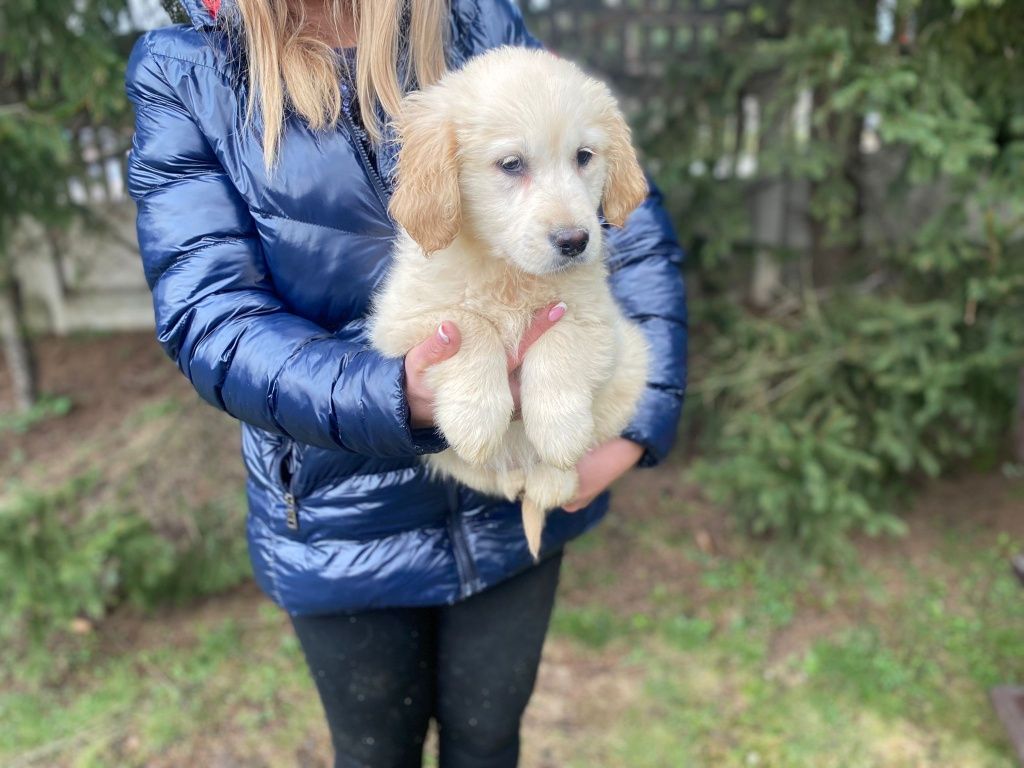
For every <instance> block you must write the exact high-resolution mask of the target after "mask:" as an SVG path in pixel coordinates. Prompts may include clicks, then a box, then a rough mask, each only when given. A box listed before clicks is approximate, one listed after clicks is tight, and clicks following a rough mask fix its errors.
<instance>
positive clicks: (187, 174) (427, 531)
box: [127, 0, 686, 615]
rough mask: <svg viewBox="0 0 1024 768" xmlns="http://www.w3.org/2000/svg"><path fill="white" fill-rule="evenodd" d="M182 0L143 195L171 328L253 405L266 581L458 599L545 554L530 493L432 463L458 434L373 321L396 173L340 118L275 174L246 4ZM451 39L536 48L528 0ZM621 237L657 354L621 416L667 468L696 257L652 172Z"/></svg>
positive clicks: (131, 69) (136, 159) (295, 123)
mask: <svg viewBox="0 0 1024 768" xmlns="http://www.w3.org/2000/svg"><path fill="white" fill-rule="evenodd" d="M229 1H230V0H224V2H225V4H227V3H228V2H229ZM182 2H183V4H184V5H185V6H186V8H187V10H188V11H189V15H190V18H191V20H192V23H191V25H188V24H186V25H176V26H170V27H166V28H163V29H159V30H155V31H152V32H149V33H147V34H145V35H144V36H142V37H141V38H140V40H139V41H138V43H137V44H136V46H135V48H134V50H133V52H132V55H131V60H130V63H129V66H128V76H127V90H128V95H129V97H130V98H131V100H132V101H133V102H134V105H135V109H136V132H135V138H134V142H133V145H132V149H131V152H130V156H129V190H130V193H131V195H132V197H133V198H134V199H135V200H136V202H137V204H138V236H139V246H140V250H141V254H142V260H143V263H144V268H145V275H146V279H147V281H148V284H149V286H150V288H151V290H152V292H153V306H154V311H155V316H156V326H157V328H156V334H157V339H158V341H159V343H160V344H161V346H162V347H163V349H164V350H165V351H166V352H167V354H168V355H169V356H170V357H171V358H172V359H173V360H174V361H175V362H176V363H177V365H178V367H179V369H180V370H181V372H182V373H183V374H184V375H185V376H186V377H187V378H188V379H189V381H191V383H192V385H193V386H194V387H195V389H196V391H197V392H198V393H199V395H200V396H201V397H202V398H203V399H204V400H206V401H207V402H208V403H210V404H212V405H213V406H215V407H217V408H219V409H221V410H224V411H226V412H227V413H229V414H231V415H232V416H234V417H236V418H237V419H239V420H240V421H241V422H242V454H243V459H244V461H245V465H246V468H247V470H248V481H247V492H248V500H249V510H250V511H249V515H248V520H247V532H248V542H249V552H250V556H251V559H252V564H253V567H254V571H255V575H256V579H257V581H258V583H259V585H260V586H261V588H262V589H263V590H264V591H265V592H266V593H267V594H268V595H270V597H271V598H272V599H273V600H274V601H275V602H277V603H278V604H279V605H281V606H282V607H284V608H285V609H286V610H287V611H289V612H290V613H292V614H293V615H301V614H313V613H326V612H335V611H354V610H362V609H368V608H374V607H384V606H389V607H391V606H418V605H438V604H444V603H451V602H454V601H457V600H459V599H462V598H465V597H467V596H469V595H471V594H474V593H476V592H478V591H480V590H482V589H485V588H487V587H488V586H491V585H493V584H495V583H497V582H500V581H501V580H503V579H505V578H507V577H509V576H511V575H513V574H515V573H516V572H518V571H520V570H522V569H525V568H527V567H529V566H530V565H531V562H532V561H531V558H530V556H529V554H528V552H527V548H526V541H525V539H524V537H523V531H522V526H521V522H520V514H519V507H518V505H517V504H514V503H509V502H507V501H505V500H503V499H497V498H493V497H489V496H485V495H482V494H479V493H477V492H475V491H472V490H470V489H468V488H466V487H460V486H456V485H454V484H448V483H443V482H439V481H434V480H431V479H430V478H428V476H427V473H426V471H425V468H424V466H423V464H422V462H421V460H420V459H419V458H418V457H419V456H421V455H422V454H425V453H429V452H434V451H439V450H442V449H443V448H444V447H445V442H444V440H443V438H442V437H440V436H439V435H437V434H435V433H434V432H433V431H431V430H417V429H410V426H409V407H408V403H407V401H406V399H405V395H404V381H403V371H404V369H403V361H402V360H400V359H389V358H384V357H382V356H381V355H379V354H377V353H376V352H374V351H373V350H372V349H371V348H370V347H369V346H368V342H367V337H366V334H365V331H364V325H363V323H364V317H365V315H366V313H367V311H368V305H369V302H370V297H371V294H372V292H373V290H374V288H375V286H376V285H378V283H379V281H380V280H381V278H382V277H383V275H384V272H385V269H386V268H387V265H388V260H389V251H390V246H391V243H392V238H393V236H394V234H395V229H394V227H395V225H394V223H393V222H392V220H391V219H390V218H389V217H388V213H387V201H388V196H389V194H390V182H389V175H388V174H386V173H378V172H377V170H376V169H375V168H374V167H373V163H372V162H371V158H369V157H368V156H367V153H366V151H365V147H363V146H362V145H361V144H360V142H359V141H358V140H357V135H356V132H355V130H354V129H353V124H352V120H351V119H350V118H346V119H344V120H342V121H341V122H340V124H339V125H338V126H337V128H336V129H332V130H330V131H327V132H323V133H315V132H312V131H310V130H309V129H308V128H307V127H306V126H305V125H304V124H303V123H302V122H301V121H300V120H298V119H295V118H289V119H288V121H287V123H286V127H285V135H284V139H283V142H282V144H281V149H280V158H279V162H278V166H277V168H276V171H275V172H274V173H273V174H269V175H268V173H267V172H266V171H265V169H264V164H263V156H262V150H261V146H260V142H259V140H258V137H257V136H256V135H254V132H253V131H252V130H251V129H250V128H248V127H247V126H246V125H245V123H244V121H245V112H246V98H247V94H246V87H245V82H244V77H242V75H241V71H240V70H241V67H240V66H239V65H238V56H237V55H235V52H234V51H233V48H232V46H233V43H232V40H233V39H235V38H234V37H233V36H232V34H231V33H230V32H229V31H225V24H226V22H224V21H221V20H219V19H223V18H225V14H224V11H225V10H227V11H228V14H227V15H226V17H227V18H230V8H227V9H225V8H223V7H222V8H221V16H220V17H218V18H214V16H213V15H212V14H211V13H210V11H209V10H208V8H207V7H206V6H204V5H203V4H202V3H201V0H182ZM449 39H450V44H449V49H448V57H449V64H450V66H452V67H458V66H460V65H461V64H462V63H463V62H464V61H465V60H466V59H468V58H469V57H471V56H474V55H476V54H478V53H481V52H483V51H485V50H487V49H489V48H492V47H495V46H498V45H502V44H513V45H537V44H538V43H537V42H536V40H534V39H533V38H532V37H530V35H529V33H528V32H527V31H526V29H525V27H524V25H523V21H522V17H521V16H520V14H519V12H518V11H517V10H516V8H515V6H514V5H513V4H512V3H511V2H510V0H452V11H451V24H450V36H449ZM387 154H388V153H386V152H382V153H381V156H382V157H386V156H387ZM608 238H609V240H610V245H611V248H610V255H609V260H610V269H611V277H610V280H611V284H612V288H613V291H614V293H615V295H616V297H617V298H618V300H619V301H620V302H621V304H622V306H623V308H624V309H625V311H626V312H627V314H628V315H629V316H631V317H632V318H634V319H635V320H636V321H637V322H639V323H640V324H641V325H642V327H643V328H644V330H645V332H646V335H647V338H648V339H649V340H650V343H651V345H652V348H653V352H654V354H653V359H654V364H653V366H652V370H651V372H650V378H649V383H648V387H647V389H646V392H645V395H644V397H643V400H642V402H641V404H640V407H639V409H638V413H637V415H636V418H635V419H634V420H633V422H632V423H631V425H630V426H629V428H628V429H627V430H625V432H624V433H623V434H624V435H625V436H626V437H629V438H630V439H632V440H635V441H636V442H638V443H640V444H642V445H643V446H644V448H645V453H644V456H643V459H642V460H641V463H642V464H645V465H652V464H654V463H656V462H658V461H659V460H660V459H662V458H663V457H664V456H665V454H666V452H667V451H668V450H669V448H670V447H671V445H672V443H673V440H674V437H675V432H676V426H677V421H678V418H679V413H680V408H681V404H682V397H683V389H684V382H685V367H686V307H685V299H684V291H683V283H682V278H681V276H680V272H679V265H680V261H681V258H682V254H681V252H680V250H679V247H678V245H677V243H676V239H675V236H674V234H673V231H672V228H671V225H670V224H669V221H668V218H667V216H666V214H665V212H664V210H663V209H662V207H661V204H660V196H659V193H658V191H657V190H656V188H654V187H653V186H652V189H651V194H650V196H649V197H648V199H647V201H646V202H645V203H644V205H643V206H642V207H641V208H640V209H638V210H637V211H636V212H635V213H634V214H633V215H632V217H631V218H630V220H629V221H628V223H627V225H626V227H625V228H623V229H622V230H618V231H612V230H609V232H608ZM607 506H608V494H607V493H605V494H602V495H601V496H600V497H599V498H598V499H597V500H596V501H595V502H594V503H593V504H591V505H590V506H589V507H588V508H586V509H585V510H582V511H580V512H577V513H575V514H568V513H566V512H563V511H560V510H556V511H555V512H553V513H552V514H551V515H550V516H549V519H548V523H547V527H546V529H545V532H544V539H543V547H542V556H543V553H544V552H547V553H550V552H553V551H555V550H557V549H559V548H561V547H562V546H563V545H564V544H565V543H566V542H567V541H569V540H570V539H572V538H574V537H576V536H579V535H580V534H581V533H583V532H584V531H585V530H587V529H588V528H590V527H592V526H593V525H594V524H595V523H596V522H597V521H598V520H599V519H600V518H601V517H602V516H603V515H604V513H605V511H606V509H607Z"/></svg>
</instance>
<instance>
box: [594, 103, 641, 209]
mask: <svg viewBox="0 0 1024 768" xmlns="http://www.w3.org/2000/svg"><path fill="white" fill-rule="evenodd" d="M607 115H608V117H607V120H606V123H605V125H606V130H607V131H608V139H609V141H608V178H607V179H606V180H605V183H604V198H603V200H602V204H603V207H604V217H605V219H607V220H608V223H609V224H612V225H614V226H616V227H621V226H622V225H623V224H625V223H626V218H627V217H628V216H629V214H631V213H632V212H633V210H634V209H635V208H636V207H637V206H638V205H640V203H642V202H643V201H644V199H645V198H646V197H647V191H648V190H647V178H646V177H645V176H644V172H643V169H641V168H640V162H639V161H638V160H637V157H636V150H635V149H633V141H632V138H631V136H630V131H629V125H627V124H626V119H625V118H624V117H623V116H622V112H621V111H620V110H619V108H618V107H616V106H611V107H610V108H609V110H608V112H607Z"/></svg>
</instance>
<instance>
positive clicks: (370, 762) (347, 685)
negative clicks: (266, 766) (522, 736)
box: [292, 552, 562, 768]
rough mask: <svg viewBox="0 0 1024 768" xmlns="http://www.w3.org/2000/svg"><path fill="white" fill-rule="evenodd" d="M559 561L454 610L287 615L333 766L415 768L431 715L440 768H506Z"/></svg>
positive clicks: (512, 758) (514, 750)
mask: <svg viewBox="0 0 1024 768" xmlns="http://www.w3.org/2000/svg"><path fill="white" fill-rule="evenodd" d="M561 560H562V555H561V552H559V553H557V554H555V555H553V556H551V557H549V558H547V559H545V560H544V561H543V562H541V563H540V564H538V565H537V566H536V567H533V568H530V569H529V570H527V571H525V572H523V573H521V574H519V575H517V576H514V577H512V578H511V579H508V580H506V581H504V582H502V583H500V584H498V585H497V586H495V587H492V588H491V589H488V590H486V591H484V592H481V593H480V594H477V595H474V596H473V597H470V598H468V599H466V600H463V601H462V602H459V603H456V604H455V605H451V606H440V607H437V608H395V609H385V610H375V611H365V612H361V613H354V614H349V613H346V614H332V615H329V616H306V617H294V618H293V619H292V624H293V625H294V627H295V631H296V633H297V634H298V637H299V642H300V643H301V644H302V649H303V651H304V652H305V654H306V661H307V663H308V664H309V669H310V672H311V673H312V675H313V680H314V681H315V682H316V686H317V690H319V692H320V699H321V701H322V702H323V705H324V710H325V711H326V714H327V723H328V725H329V727H330V730H331V740H332V742H333V743H334V751H335V759H334V765H335V768H413V767H415V768H419V766H420V764H421V761H422V758H423V741H424V737H425V735H426V732H427V725H428V723H429V721H430V718H431V716H433V717H434V718H435V719H436V720H437V724H438V735H439V737H440V766H441V768H511V767H512V766H515V765H516V763H517V761H518V759H519V724H520V720H521V718H522V714H523V710H525V709H526V704H527V702H528V701H529V699H530V695H531V693H532V692H533V685H534V681H535V680H536V677H537V666H538V664H539V663H540V654H541V647H542V646H543V644H544V635H545V634H546V633H547V628H548V620H549V619H550V617H551V608H552V606H553V604H554V599H555V589H556V588H557V586H558V572H559V567H560V565H561Z"/></svg>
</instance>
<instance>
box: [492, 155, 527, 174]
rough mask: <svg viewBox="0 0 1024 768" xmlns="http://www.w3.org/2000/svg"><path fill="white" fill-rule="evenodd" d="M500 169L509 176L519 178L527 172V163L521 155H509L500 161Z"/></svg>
mask: <svg viewBox="0 0 1024 768" xmlns="http://www.w3.org/2000/svg"><path fill="white" fill-rule="evenodd" d="M498 167H499V168H501V170H503V171H504V172H505V173H507V174H510V175H512V176H518V175H519V174H521V173H522V172H523V171H525V170H526V163H524V162H523V158H521V157H520V156H519V155H509V156H508V157H505V158H502V159H501V160H499V161H498Z"/></svg>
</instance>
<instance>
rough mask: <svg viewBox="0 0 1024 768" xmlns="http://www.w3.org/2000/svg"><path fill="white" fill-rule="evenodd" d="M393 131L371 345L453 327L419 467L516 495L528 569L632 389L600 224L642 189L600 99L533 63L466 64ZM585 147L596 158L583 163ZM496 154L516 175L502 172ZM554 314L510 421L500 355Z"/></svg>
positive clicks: (588, 83)
mask: <svg viewBox="0 0 1024 768" xmlns="http://www.w3.org/2000/svg"><path fill="white" fill-rule="evenodd" d="M398 129H399V135H400V137H401V138H402V149H401V153H400V154H399V161H398V183H397V186H396V190H395V194H394V197H393V198H392V202H391V212H392V215H393V216H394V217H395V220H396V221H397V222H398V223H399V224H401V225H402V228H403V230H402V231H401V233H400V234H399V237H398V240H397V243H396V247H395V251H394V261H393V264H392V267H391V269H390V271H389V274H388V276H387V278H386V280H385V281H384V284H383V286H382V287H381V290H380V291H379V292H378V293H377V295H376V296H375V300H374V309H373V314H372V317H371V324H370V328H371V338H372V341H373V344H374V345H375V346H376V348H377V349H378V350H380V351H381V352H382V353H383V354H385V355H389V356H394V357H399V356H402V355H404V354H405V353H406V352H407V351H408V350H409V349H410V348H411V347H413V346H415V345H416V344H418V343H419V342H421V341H423V340H424V339H426V338H428V337H429V336H430V335H431V334H433V333H435V331H436V329H437V327H438V324H439V323H440V322H441V321H442V320H450V321H452V322H454V323H456V324H457V325H458V327H459V330H460V332H461V336H462V341H461V347H460V348H459V351H458V352H457V353H456V354H455V355H454V356H453V357H451V358H450V359H448V360H446V361H444V362H442V363H439V364H437V365H434V366H432V367H431V368H429V369H428V372H427V382H428V384H429V385H430V386H431V387H432V389H433V391H434V392H435V394H436V401H435V420H436V423H437V426H438V428H439V429H440V430H441V432H442V433H443V434H444V435H445V437H446V438H447V440H448V443H449V445H450V446H451V447H450V448H449V449H448V450H445V451H443V452H442V453H438V454H434V455H430V456H428V457H426V461H427V462H428V463H429V465H430V466H431V467H432V468H433V469H434V470H435V471H437V472H439V473H441V474H443V475H448V476H451V477H454V478H455V479H456V480H458V481H460V482H462V483H464V484H466V485H468V486H470V487H472V488H475V489H477V490H480V491H483V492H485V493H490V494H495V495H500V496H504V497H505V498H508V499H510V500H513V499H516V498H521V499H522V506H523V527H524V531H525V533H526V537H527V541H528V543H529V547H530V551H531V553H533V555H534V556H535V557H536V556H537V554H538V552H539V549H540V539H541V533H542V530H543V526H544V518H545V515H546V513H547V511H549V510H551V509H553V508H555V507H558V506H560V505H563V504H566V503H567V502H569V501H570V500H571V499H573V498H574V496H575V495H576V492H577V475H576V469H575V466H576V463H577V462H578V461H579V459H580V458H581V457H582V456H583V454H584V453H586V452H587V451H588V450H589V449H590V448H592V447H594V446H595V445H597V444H599V443H602V442H604V441H606V440H608V439H610V438H612V437H615V436H616V435H618V434H619V433H620V432H621V431H622V429H623V428H624V427H625V426H626V425H627V424H628V422H629V420H630V418H631V417H632V415H633V412H634V410H635V407H636V402H637V400H638V399H639V397H640V394H641V391H642V389H643V387H644V383H645V381H646V373H647V355H648V351H647V346H646V342H645V340H644V338H643V336H642V334H641V332H640V331H639V329H638V328H637V327H636V326H635V325H634V324H633V323H632V322H630V321H628V320H627V319H626V318H625V317H624V316H623V314H622V312H621V311H620V309H619V307H618V305H617V304H616V302H615V301H614V299H613V298H612V295H611V292H610V290H609V287H608V283H607V269H606V267H605V263H604V259H603V255H604V254H603V249H604V242H603V238H602V232H601V227H600V224H599V220H598V216H597V212H598V207H599V205H603V209H604V211H605V213H606V215H607V217H608V220H609V221H610V222H612V223H614V224H617V225H620V226H621V225H622V224H623V223H624V221H625V219H626V217H627V216H628V215H629V213H630V212H631V211H632V210H633V209H634V208H635V207H636V206H637V205H639V203H640V202H641V201H642V200H643V199H644V196H645V195H646V192H647V183H646V180H645V178H644V176H643V173H642V171H641V170H640V167H639V165H638V163H637V159H636V155H635V152H634V150H633V147H632V144H631V142H630V135H629V129H628V127H627V126H626V123H625V120H624V119H623V117H622V114H621V112H620V111H619V109H618V106H617V105H616V103H615V100H614V98H613V97H612V95H611V93H610V92H609V90H608V88H607V87H606V86H605V85H604V84H603V83H601V82H599V81H597V80H595V79H593V78H591V77H588V76H587V75H585V74H584V73H583V72H581V71H580V70H579V69H578V68H577V67H575V66H574V65H572V64H571V63H569V62H566V61H564V60H562V59H559V58H557V57H555V56H553V55H551V54H549V53H546V52H543V51H532V50H526V49H522V48H501V49H498V50H496V51H493V52H490V53H488V54H485V55H483V56H479V57H476V58H474V59H473V60H471V61H470V62H469V63H468V64H467V65H466V66H465V67H464V68H463V69H461V70H459V71H457V72H453V73H450V74H448V75H446V76H445V77H444V78H443V79H442V80H441V82H440V83H438V84H436V85H434V86H431V87H429V88H427V89H424V90H422V91H419V92H416V93H414V94H412V95H410V96H409V97H408V98H407V99H406V100H405V102H404V104H403V109H402V112H401V115H400V118H399V120H398ZM581 149H586V150H590V151H592V153H593V154H592V157H591V159H590V161H589V163H586V164H584V165H581V164H580V163H579V162H578V152H579V151H580V150H581ZM509 157H520V158H521V159H522V161H523V164H524V172H523V173H522V174H520V175H515V174H509V173H508V172H506V171H505V170H503V169H502V168H501V167H500V165H499V163H501V161H502V160H505V159H507V158H509ZM562 227H574V228H582V229H585V230H587V232H588V233H589V235H590V241H589V244H588V246H587V248H586V250H585V251H584V252H583V253H582V254H580V255H578V256H576V257H574V258H566V257H565V256H564V255H563V254H562V253H561V252H560V251H559V249H557V248H556V247H555V246H554V245H553V244H552V242H551V240H550V235H551V233H552V232H553V231H554V230H556V229H558V228H562ZM556 301H564V302H565V303H566V305H567V306H568V311H567V312H566V314H565V316H564V317H563V318H562V319H561V320H560V321H559V322H557V323H556V324H555V325H554V326H553V327H552V328H551V329H549V330H548V331H546V332H545V333H544V334H543V335H542V336H541V337H540V338H539V339H538V340H537V341H536V342H535V343H534V344H533V345H532V346H531V347H530V349H529V351H528V352H527V354H526V356H525V358H524V360H523V363H522V367H521V374H520V376H521V378H520V381H521V392H520V394H521V404H522V409H521V412H522V419H521V420H515V421H513V420H512V410H513V402H512V395H511V393H510V391H509V387H508V374H507V371H506V351H511V350H514V349H516V347H517V346H518V344H519V341H520V339H521V338H522V336H523V333H524V332H525V330H526V328H527V327H528V325H529V324H530V321H531V319H532V317H533V314H534V312H535V311H536V310H538V309H539V308H541V307H544V306H546V305H548V304H551V303H553V302H556Z"/></svg>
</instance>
